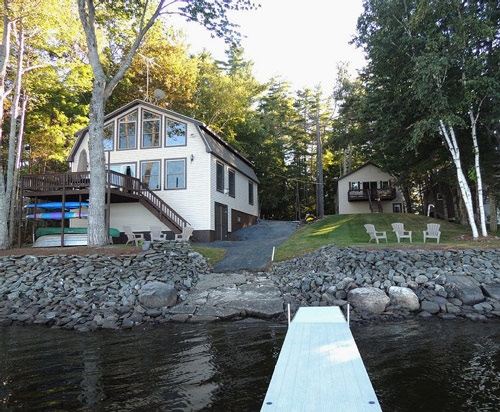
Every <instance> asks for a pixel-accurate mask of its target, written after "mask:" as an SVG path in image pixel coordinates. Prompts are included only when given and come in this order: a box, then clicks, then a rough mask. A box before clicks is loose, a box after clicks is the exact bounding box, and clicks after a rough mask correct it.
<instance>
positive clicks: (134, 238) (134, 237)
mask: <svg viewBox="0 0 500 412" xmlns="http://www.w3.org/2000/svg"><path fill="white" fill-rule="evenodd" d="M123 232H124V233H125V234H126V235H127V243H126V245H128V244H129V243H130V242H134V243H135V247H139V240H144V234H142V233H134V232H132V228H131V227H130V226H123Z"/></svg>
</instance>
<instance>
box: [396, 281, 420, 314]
mask: <svg viewBox="0 0 500 412" xmlns="http://www.w3.org/2000/svg"><path fill="white" fill-rule="evenodd" d="M389 297H390V299H391V303H392V304H394V305H398V306H400V307H401V308H403V309H408V310H411V311H413V310H418V309H420V302H419V301H418V296H417V295H416V294H415V292H413V291H412V290H411V289H409V288H402V287H400V286H391V287H390V288H389Z"/></svg>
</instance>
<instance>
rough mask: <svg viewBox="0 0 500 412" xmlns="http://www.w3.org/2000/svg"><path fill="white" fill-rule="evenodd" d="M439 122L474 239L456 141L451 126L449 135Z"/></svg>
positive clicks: (467, 196) (470, 204)
mask: <svg viewBox="0 0 500 412" xmlns="http://www.w3.org/2000/svg"><path fill="white" fill-rule="evenodd" d="M439 122H440V131H441V134H442V136H443V137H444V139H445V142H446V144H447V146H448V150H449V151H450V153H451V157H452V158H453V162H454V163H455V168H456V169H457V180H458V186H459V187H460V192H461V194H462V199H463V201H464V205H465V208H466V210H467V216H468V218H469V225H470V227H471V229H472V236H473V237H474V239H477V238H478V237H479V233H478V230H477V226H476V222H475V221H474V209H473V205H472V194H471V191H470V188H469V184H468V183H467V179H466V178H465V175H464V173H463V170H462V162H461V160H460V150H459V148H458V144H457V140H456V137H455V131H454V130H453V127H452V126H448V127H449V133H448V130H447V128H446V126H445V125H444V122H443V121H442V120H440V121H439Z"/></svg>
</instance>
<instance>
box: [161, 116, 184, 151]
mask: <svg viewBox="0 0 500 412" xmlns="http://www.w3.org/2000/svg"><path fill="white" fill-rule="evenodd" d="M185 145H186V124H184V123H180V122H176V121H175V120H170V119H167V136H166V141H165V146H185Z"/></svg>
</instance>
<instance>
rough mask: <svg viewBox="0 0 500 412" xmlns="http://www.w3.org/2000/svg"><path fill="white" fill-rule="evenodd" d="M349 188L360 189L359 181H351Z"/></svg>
mask: <svg viewBox="0 0 500 412" xmlns="http://www.w3.org/2000/svg"><path fill="white" fill-rule="evenodd" d="M351 190H360V185H359V182H351Z"/></svg>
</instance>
